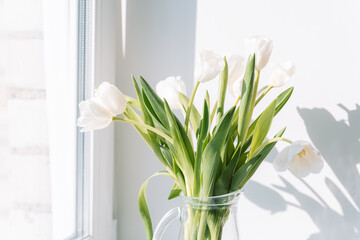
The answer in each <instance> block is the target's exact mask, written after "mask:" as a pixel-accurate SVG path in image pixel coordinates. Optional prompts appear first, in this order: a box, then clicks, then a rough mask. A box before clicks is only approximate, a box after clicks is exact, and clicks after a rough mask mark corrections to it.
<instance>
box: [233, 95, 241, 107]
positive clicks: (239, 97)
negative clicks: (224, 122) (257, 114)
mask: <svg viewBox="0 0 360 240" xmlns="http://www.w3.org/2000/svg"><path fill="white" fill-rule="evenodd" d="M240 99H241V95H240V96H238V97H237V99H236V101H235V104H234V106H236V105H237V104H238V103H239V101H240Z"/></svg>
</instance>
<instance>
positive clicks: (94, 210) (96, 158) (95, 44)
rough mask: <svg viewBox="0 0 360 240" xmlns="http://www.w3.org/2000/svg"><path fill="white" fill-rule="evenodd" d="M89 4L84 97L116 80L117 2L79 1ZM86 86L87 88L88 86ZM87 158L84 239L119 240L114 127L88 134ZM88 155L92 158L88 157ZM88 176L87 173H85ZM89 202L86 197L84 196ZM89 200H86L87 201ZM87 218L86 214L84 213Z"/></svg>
mask: <svg viewBox="0 0 360 240" xmlns="http://www.w3.org/2000/svg"><path fill="white" fill-rule="evenodd" d="M81 1H84V2H86V4H88V8H87V10H86V11H87V14H88V16H89V17H88V18H87V21H88V22H87V23H86V25H87V26H86V36H85V38H86V41H87V44H88V46H87V51H88V52H87V56H85V57H86V58H87V61H88V64H85V65H86V66H85V74H88V75H87V76H85V80H86V83H87V84H89V83H90V87H88V88H85V96H86V97H87V98H88V97H89V96H90V95H91V93H93V91H94V89H95V87H96V86H98V85H100V83H101V82H103V81H107V82H110V83H115V76H116V24H115V23H116V14H115V13H116V1H115V0H96V1H95V0H87V1H86V0H80V2H81ZM86 83H85V84H86ZM84 143H85V145H84V151H85V152H84V157H85V162H87V161H86V158H87V157H88V158H89V160H90V161H89V162H90V176H89V179H90V185H89V218H88V219H89V220H90V224H89V236H86V237H85V238H83V239H101V240H112V239H116V225H115V224H114V221H113V180H114V178H113V176H114V173H113V169H114V126H113V125H111V126H109V127H107V128H106V129H103V130H100V131H95V132H93V133H90V134H89V133H88V136H86V134H85V139H84ZM87 154H89V155H87ZM85 175H86V173H85ZM85 182H86V181H85ZM85 198H86V196H85ZM84 200H86V199H84ZM84 213H85V215H83V216H86V211H85V212H84Z"/></svg>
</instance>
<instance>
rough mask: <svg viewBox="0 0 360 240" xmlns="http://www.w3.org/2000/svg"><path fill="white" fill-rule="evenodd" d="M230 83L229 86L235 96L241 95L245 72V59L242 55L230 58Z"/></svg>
mask: <svg viewBox="0 0 360 240" xmlns="http://www.w3.org/2000/svg"><path fill="white" fill-rule="evenodd" d="M227 62H228V85H227V88H228V90H229V92H230V94H231V95H232V96H233V97H235V98H236V97H239V96H240V95H241V89H242V79H243V77H244V73H245V67H246V65H245V64H246V63H245V59H244V58H243V57H242V56H240V55H232V56H231V57H229V58H228V60H227Z"/></svg>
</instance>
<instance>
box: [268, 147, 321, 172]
mask: <svg viewBox="0 0 360 240" xmlns="http://www.w3.org/2000/svg"><path fill="white" fill-rule="evenodd" d="M273 166H274V168H275V170H277V171H279V172H281V171H285V170H286V169H289V170H290V172H291V173H292V174H293V175H294V176H296V177H298V178H301V177H306V176H307V175H309V174H310V173H319V172H320V171H321V169H322V168H323V166H324V159H323V157H322V155H321V153H320V152H319V151H318V150H317V149H316V148H315V147H314V146H312V145H311V144H310V143H308V142H305V141H296V142H293V143H292V144H291V145H290V146H287V147H286V148H284V149H283V150H282V151H281V152H280V153H279V154H278V155H277V156H276V158H275V159H274V161H273Z"/></svg>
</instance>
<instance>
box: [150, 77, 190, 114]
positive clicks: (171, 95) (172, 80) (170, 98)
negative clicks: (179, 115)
mask: <svg viewBox="0 0 360 240" xmlns="http://www.w3.org/2000/svg"><path fill="white" fill-rule="evenodd" d="M179 92H181V93H183V94H186V86H185V82H184V81H183V80H182V79H181V77H180V76H177V77H167V78H166V79H165V80H162V81H160V82H158V84H157V85H156V93H157V94H158V95H159V97H160V98H165V99H166V101H167V102H168V104H169V106H170V108H172V109H180V108H181V103H180V99H179Z"/></svg>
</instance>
